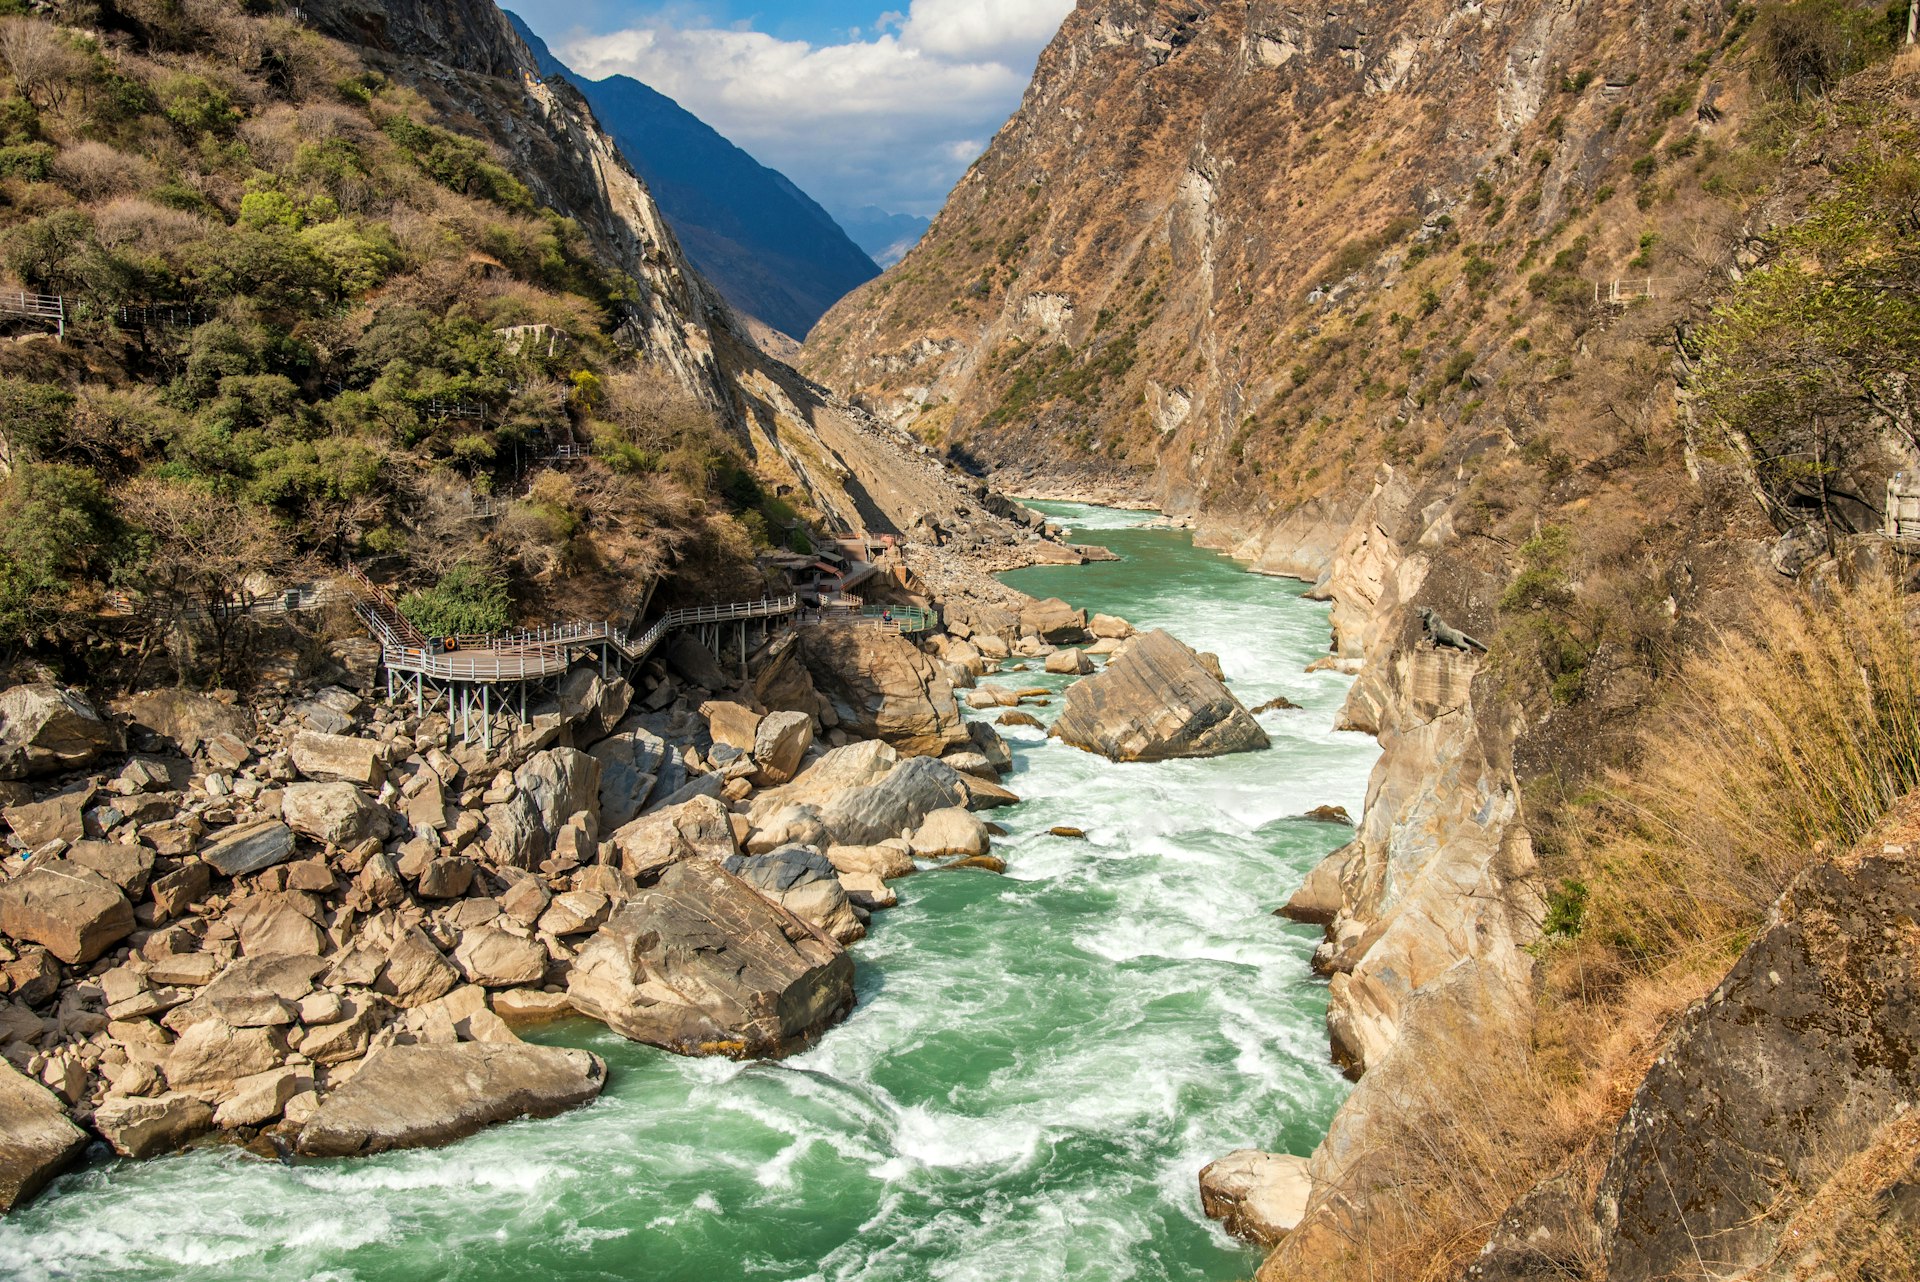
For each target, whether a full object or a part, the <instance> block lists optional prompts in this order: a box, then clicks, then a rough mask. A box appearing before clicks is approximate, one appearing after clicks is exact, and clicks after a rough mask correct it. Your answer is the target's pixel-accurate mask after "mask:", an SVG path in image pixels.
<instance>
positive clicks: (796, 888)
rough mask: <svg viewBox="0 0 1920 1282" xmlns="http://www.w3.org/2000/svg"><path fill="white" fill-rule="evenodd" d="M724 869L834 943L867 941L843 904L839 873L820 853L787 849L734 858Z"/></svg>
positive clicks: (856, 917) (854, 915)
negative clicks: (830, 938)
mask: <svg viewBox="0 0 1920 1282" xmlns="http://www.w3.org/2000/svg"><path fill="white" fill-rule="evenodd" d="M725 867H726V870H727V871H728V872H730V873H732V874H733V875H734V876H736V877H738V878H739V879H740V880H742V881H744V882H746V883H747V884H748V885H749V886H752V887H753V888H754V889H755V890H757V891H759V892H760V893H761V894H763V895H765V896H766V897H767V898H768V899H771V900H772V901H773V902H774V903H776V904H779V905H780V906H781V907H782V908H784V909H786V910H787V911H788V912H790V913H792V914H793V915H794V916H795V917H798V918H799V919H800V920H801V921H804V922H806V923H808V924H809V925H811V926H814V927H815V928H817V929H818V930H820V931H821V932H822V933H823V934H826V935H830V936H831V937H832V938H833V939H834V941H835V942H836V943H841V944H851V943H852V942H854V941H855V940H856V939H864V938H866V935H867V928H866V926H865V925H864V924H862V922H861V921H860V917H859V915H858V914H857V913H855V912H854V911H853V905H852V904H851V903H849V902H848V901H847V892H846V890H845V888H843V887H842V886H841V885H840V874H839V870H838V869H836V868H835V867H834V866H833V864H832V863H831V862H829V861H828V859H827V858H826V856H824V855H822V854H820V853H819V852H818V851H815V850H809V849H808V848H807V847H805V846H787V847H784V848H782V849H780V850H775V851H772V852H770V853H768V854H764V855H735V856H734V857H733V858H731V859H729V860H727V862H726V864H725Z"/></svg>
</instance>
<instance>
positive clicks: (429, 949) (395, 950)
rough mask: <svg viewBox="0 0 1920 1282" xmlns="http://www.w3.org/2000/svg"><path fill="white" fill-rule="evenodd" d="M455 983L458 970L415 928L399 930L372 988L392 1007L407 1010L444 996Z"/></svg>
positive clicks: (451, 989)
mask: <svg viewBox="0 0 1920 1282" xmlns="http://www.w3.org/2000/svg"><path fill="white" fill-rule="evenodd" d="M459 982H460V972H459V970H458V969H457V968H455V966H454V964H453V963H452V962H450V961H448V960H447V958H446V955H445V954H443V953H442V952H441V951H440V950H439V949H438V948H436V947H434V945H433V941H432V940H430V939H428V938H427V937H426V935H424V934H422V933H421V931H420V929H419V927H417V926H416V927H411V928H409V929H407V930H405V931H402V932H401V934H400V938H398V939H397V940H395V941H394V944H393V947H392V948H390V949H388V950H387V960H386V963H385V964H384V965H383V966H382V967H381V970H380V978H379V980H378V981H377V982H376V983H375V984H374V989H375V991H377V992H380V993H383V994H385V996H386V997H387V999H388V1000H389V1001H391V1002H392V1003H393V1004H394V1005H395V1006H398V1007H401V1008H402V1009H408V1010H410V1009H412V1008H413V1007H415V1006H424V1005H426V1004H427V1003H428V1002H430V1001H434V1000H436V999H438V998H441V997H445V996H446V995H447V994H448V993H450V992H452V991H453V989H454V986H455V985H457V984H458V983H459Z"/></svg>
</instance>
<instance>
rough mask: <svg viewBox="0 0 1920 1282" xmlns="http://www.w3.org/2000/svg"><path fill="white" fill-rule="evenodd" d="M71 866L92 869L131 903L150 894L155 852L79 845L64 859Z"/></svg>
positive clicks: (109, 845)
mask: <svg viewBox="0 0 1920 1282" xmlns="http://www.w3.org/2000/svg"><path fill="white" fill-rule="evenodd" d="M63 858H65V859H66V860H67V862H69V863H74V864H78V865H80V866H81V867H82V868H91V869H92V870H93V871H94V872H97V873H99V874H100V875H101V876H102V877H105V878H106V879H107V880H108V881H110V882H112V883H113V884H114V885H116V886H118V887H120V890H121V892H122V893H124V894H125V895H126V896H127V898H128V899H139V898H140V897H141V896H143V895H145V894H146V893H147V882H148V880H149V879H150V878H151V877H152V876H153V851H151V850H149V849H147V848H146V847H145V846H129V845H124V844H121V843H118V842H110V841H76V842H74V843H73V845H71V846H69V847H68V848H67V852H66V854H65V855H64V856H63Z"/></svg>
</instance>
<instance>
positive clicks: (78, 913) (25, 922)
mask: <svg viewBox="0 0 1920 1282" xmlns="http://www.w3.org/2000/svg"><path fill="white" fill-rule="evenodd" d="M133 926H134V921H133V905H132V904H130V903H128V902H127V897H126V896H125V895H123V894H121V893H120V888H119V887H118V886H116V885H114V884H113V883H112V882H110V881H108V880H107V879H106V878H105V877H102V876H101V875H100V874H99V873H97V872H94V871H93V870H92V869H91V868H87V867H84V866H82V865H80V864H76V863H69V862H67V861H65V860H58V859H56V860H48V861H36V862H35V863H34V865H33V866H32V867H31V868H29V869H27V871H26V872H24V873H22V874H21V875H19V876H18V877H14V878H11V879H10V880H8V881H7V882H6V883H4V884H0V934H5V935H9V936H11V937H12V938H14V939H17V940H20V941H22V942H28V943H35V944H41V945H43V946H44V947H45V948H46V950H47V951H48V952H50V953H52V954H53V955H54V956H55V957H58V958H59V959H60V960H61V961H63V962H66V963H67V964H68V965H69V966H72V965H78V964H80V963H82V962H90V961H92V960H93V959H94V958H96V957H98V956H100V954H102V953H104V952H106V951H107V949H109V948H111V947H113V946H114V945H115V944H117V943H119V942H120V941H121V940H123V939H125V938H126V937H127V936H128V935H130V934H132V933H133Z"/></svg>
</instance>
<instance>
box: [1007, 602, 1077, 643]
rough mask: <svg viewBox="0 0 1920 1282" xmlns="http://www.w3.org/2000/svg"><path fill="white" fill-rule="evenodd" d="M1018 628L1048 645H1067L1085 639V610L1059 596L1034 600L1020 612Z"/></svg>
mask: <svg viewBox="0 0 1920 1282" xmlns="http://www.w3.org/2000/svg"><path fill="white" fill-rule="evenodd" d="M1020 630H1021V631H1022V632H1031V633H1033V634H1034V635H1035V636H1037V637H1039V638H1040V639H1041V640H1042V641H1045V642H1046V643H1047V644H1049V645H1069V644H1071V643H1073V642H1075V641H1085V640H1087V639H1088V634H1087V612H1086V611H1085V610H1076V609H1074V608H1073V607H1072V606H1070V605H1068V604H1067V603H1066V602H1065V601H1062V600H1061V599H1060V598H1059V597H1049V598H1048V599H1047V600H1045V601H1035V602H1034V603H1033V604H1032V605H1030V606H1028V607H1027V608H1026V609H1024V610H1022V611H1021V612H1020Z"/></svg>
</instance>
